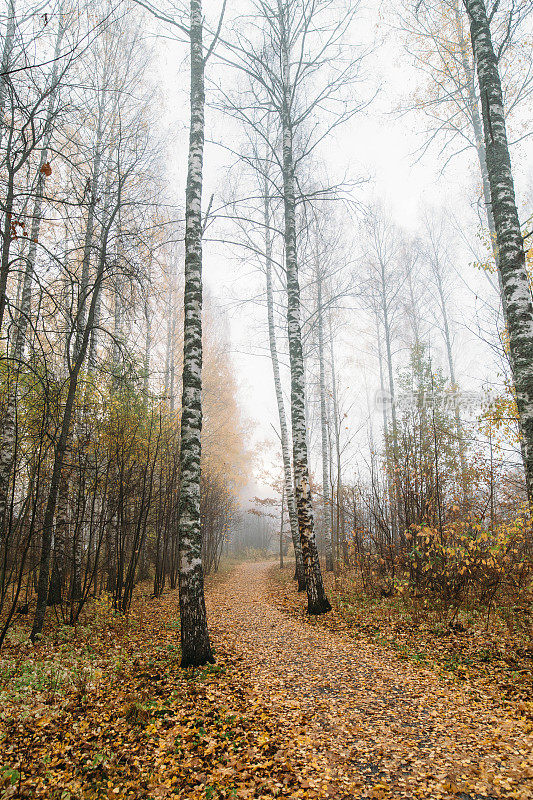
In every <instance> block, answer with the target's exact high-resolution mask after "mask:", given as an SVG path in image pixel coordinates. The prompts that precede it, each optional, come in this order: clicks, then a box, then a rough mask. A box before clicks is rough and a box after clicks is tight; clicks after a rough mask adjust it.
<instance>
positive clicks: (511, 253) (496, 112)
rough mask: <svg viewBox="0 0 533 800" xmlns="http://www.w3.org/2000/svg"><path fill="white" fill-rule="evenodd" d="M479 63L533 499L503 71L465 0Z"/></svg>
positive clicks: (531, 413) (530, 396)
mask: <svg viewBox="0 0 533 800" xmlns="http://www.w3.org/2000/svg"><path fill="white" fill-rule="evenodd" d="M464 4H465V8H466V11H467V14H468V17H469V21H470V36H471V40H472V52H473V54H474V60H475V62H476V67H477V76H478V83H479V94H480V98H481V111H482V119H483V134H484V139H485V154H486V162H487V173H488V178H489V186H490V197H491V208H492V214H493V217H494V225H495V229H496V244H497V250H498V259H497V262H498V271H499V274H500V279H501V285H502V288H503V298H504V300H505V302H504V303H503V306H504V313H505V317H506V323H507V331H508V334H509V349H510V361H511V370H512V374H513V382H514V388H515V395H516V404H517V407H518V417H519V425H520V433H521V437H522V452H523V456H524V466H525V473H526V486H527V494H528V498H529V502H530V504H532V503H533V303H532V298H531V290H530V287H529V280H528V275H527V270H526V260H525V250H524V242H523V239H522V234H521V231H520V221H519V218H518V211H517V207H516V200H515V191H514V183H513V174H512V168H511V159H510V155H509V146H508V141H507V131H506V125H505V111H504V106H503V95H502V88H501V81H500V75H499V71H498V64H497V60H496V55H495V53H494V48H493V46H492V38H491V32H490V25H489V21H488V19H487V11H486V8H485V3H484V0H464Z"/></svg>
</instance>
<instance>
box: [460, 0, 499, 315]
mask: <svg viewBox="0 0 533 800" xmlns="http://www.w3.org/2000/svg"><path fill="white" fill-rule="evenodd" d="M454 16H455V27H456V29H457V39H458V42H459V50H460V53H461V64H462V67H463V72H464V74H465V79H466V84H467V93H468V95H467V103H468V111H469V113H470V118H471V120H472V130H473V132H474V144H475V147H476V153H477V158H478V163H479V171H480V174H481V185H482V190H483V204H484V207H485V215H486V217H487V226H488V229H489V234H490V244H491V250H492V255H493V258H494V263H495V264H496V267H498V249H497V247H496V226H495V224H494V215H493V213H492V206H491V200H490V183H489V174H488V170H487V156H486V153H485V142H484V140H483V121H482V119H481V114H480V113H479V106H478V99H477V97H476V92H475V86H474V81H475V74H474V70H473V68H472V66H471V63H470V61H469V58H468V52H467V40H466V39H465V36H464V29H463V25H462V21H461V15H460V10H459V0H455V2H454ZM496 274H497V276H498V286H499V290H500V298H501V302H502V308H505V306H504V303H505V295H504V293H503V287H502V282H501V277H500V272H499V270H498V269H496ZM491 283H492V281H491ZM492 285H493V286H494V284H492Z"/></svg>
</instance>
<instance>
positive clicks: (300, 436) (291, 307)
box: [278, 0, 331, 614]
mask: <svg viewBox="0 0 533 800" xmlns="http://www.w3.org/2000/svg"><path fill="white" fill-rule="evenodd" d="M278 13H279V24H280V29H281V47H282V50H281V59H282V65H281V68H282V84H283V86H282V91H283V100H282V109H281V126H282V139H283V162H282V163H283V203H284V212H285V267H286V271H287V329H288V336H289V360H290V368H291V422H292V448H293V464H294V484H295V495H296V508H297V511H298V526H299V530H300V543H301V546H302V556H303V561H304V566H305V579H306V590H307V611H308V613H309V614H323V613H325V612H327V611H329V610H330V609H331V605H330V603H329V601H328V599H327V597H326V593H325V591H324V585H323V582H322V573H321V571H320V562H319V560H318V551H317V547H316V539H315V531H314V522H313V503H312V500H311V486H310V483H309V467H308V454H307V430H306V422H305V380H304V362H303V352H302V331H301V325H300V284H299V278H298V260H297V251H296V197H295V176H294V156H293V142H292V123H291V104H292V100H291V98H292V92H291V84H290V68H289V49H290V44H289V42H288V38H287V31H286V24H285V13H286V9H285V7H284V6H282V3H281V0H280V1H279V2H278Z"/></svg>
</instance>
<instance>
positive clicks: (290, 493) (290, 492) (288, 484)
mask: <svg viewBox="0 0 533 800" xmlns="http://www.w3.org/2000/svg"><path fill="white" fill-rule="evenodd" d="M264 214H265V269H266V290H267V315H268V341H269V346H270V359H271V361H272V372H273V373H274V389H275V392H276V402H277V406H278V417H279V428H280V439H281V455H282V459H283V476H284V490H285V494H286V496H287V508H288V511H289V521H290V526H291V536H292V544H293V547H294V559H295V565H296V567H295V574H294V577H295V580H297V581H298V591H299V592H303V591H304V590H305V570H304V563H303V559H302V547H301V544H300V533H299V529H298V512H297V510H296V501H295V497H294V488H293V486H294V484H293V477H292V466H291V457H290V450H289V432H288V429H287V418H286V416H285V404H284V402H283V391H282V388H281V375H280V369H279V359H278V348H277V344H276V331H275V327H274V293H273V289H272V240H271V235H270V195H269V187H268V178H267V177H266V176H265V183H264Z"/></svg>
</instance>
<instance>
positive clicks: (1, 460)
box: [0, 3, 64, 541]
mask: <svg viewBox="0 0 533 800" xmlns="http://www.w3.org/2000/svg"><path fill="white" fill-rule="evenodd" d="M12 11H13V4H12V3H10V14H11V12H12ZM13 13H14V12H13ZM11 27H12V26H11V17H10V22H9V25H8V32H7V33H6V44H5V46H7V42H8V38H9V36H11V38H12V37H13V31H12V30H11ZM10 31H11V33H10ZM63 34H64V27H63V25H62V23H61V22H60V23H59V29H58V32H57V37H56V44H55V52H54V58H58V57H59V52H60V48H61V41H62V39H63ZM10 47H12V43H11V45H10ZM5 57H6V55H5V53H4V59H5ZM8 63H9V58H8ZM1 86H3V83H2V84H1ZM50 87H51V91H50V95H49V98H48V107H47V112H46V120H45V127H44V136H43V147H42V150H41V157H40V160H39V168H38V172H37V185H36V188H35V200H34V203H33V216H32V225H31V234H30V242H29V248H28V255H27V257H26V268H25V271H24V278H23V281H22V289H21V293H20V304H19V309H18V314H17V319H16V325H15V332H14V341H13V346H12V349H11V357H12V360H13V364H14V386H12V387H10V389H9V395H8V398H7V403H6V410H5V413H4V418H3V420H2V434H1V437H0V541H2V539H3V536H4V527H5V520H6V510H7V497H8V493H9V484H10V478H11V472H12V469H13V458H14V447H15V418H16V408H17V394H18V380H19V370H20V366H21V364H22V361H23V356H24V346H25V343H26V331H27V328H28V322H29V319H30V314H31V290H32V284H33V276H34V272H35V264H36V261H37V243H38V241H39V234H40V229H41V219H42V212H43V209H42V206H43V197H44V185H45V175H44V173H43V171H42V167H43V166H44V165H45V164H46V163H47V162H48V152H49V148H50V140H51V137H52V126H53V117H54V109H55V104H56V99H57V90H58V64H57V62H56V63H55V64H54V67H53V69H52V76H51V79H50ZM3 102H4V101H3V98H0V109H1V108H2V107H3Z"/></svg>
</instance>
